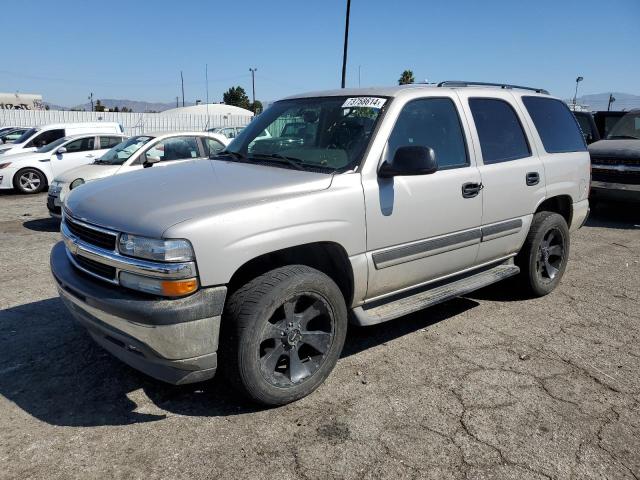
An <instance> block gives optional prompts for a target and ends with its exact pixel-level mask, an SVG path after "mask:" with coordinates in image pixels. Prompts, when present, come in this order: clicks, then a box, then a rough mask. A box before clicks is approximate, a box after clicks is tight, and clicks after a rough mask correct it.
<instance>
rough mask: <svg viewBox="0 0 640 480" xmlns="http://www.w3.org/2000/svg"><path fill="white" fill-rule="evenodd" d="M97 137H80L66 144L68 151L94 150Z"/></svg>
mask: <svg viewBox="0 0 640 480" xmlns="http://www.w3.org/2000/svg"><path fill="white" fill-rule="evenodd" d="M95 140H96V139H95V137H88V138H79V139H78V140H74V141H73V142H69V143H67V144H66V145H65V148H66V149H67V153H78V152H87V151H89V150H93V147H94V145H95Z"/></svg>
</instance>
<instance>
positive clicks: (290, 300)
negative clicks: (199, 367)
mask: <svg viewBox="0 0 640 480" xmlns="http://www.w3.org/2000/svg"><path fill="white" fill-rule="evenodd" d="M346 332H347V308H346V305H345V301H344V297H343V296H342V292H341V291H340V289H339V288H338V286H337V285H336V284H335V282H334V281H333V280H332V279H331V278H329V277H328V276H327V275H325V274H324V273H322V272H320V271H318V270H315V269H313V268H310V267H307V266H304V265H291V266H286V267H281V268H276V269H274V270H271V271H269V272H267V273H265V274H263V275H261V276H259V277H257V278H255V279H253V280H252V281H250V282H249V283H247V284H246V285H244V286H243V287H242V288H240V289H238V290H237V291H236V292H235V293H233V294H232V295H231V297H230V299H229V301H228V303H227V307H226V309H225V314H224V317H223V331H222V333H223V335H222V338H221V345H220V350H221V360H222V362H223V363H222V364H221V367H222V369H223V370H224V371H225V372H226V376H227V377H228V378H229V380H230V381H231V383H232V384H233V385H234V386H235V387H236V388H237V389H238V390H239V391H240V392H241V393H243V394H245V395H246V396H248V397H249V398H250V399H252V400H254V401H256V402H258V403H262V404H264V405H284V404H287V403H290V402H292V401H295V400H298V399H300V398H302V397H304V396H306V395H309V394H310V393H311V392H313V391H314V390H315V389H316V388H317V387H318V386H319V385H320V384H321V383H322V382H323V381H324V380H325V379H326V378H327V377H328V376H329V374H330V373H331V371H332V370H333V367H334V366H335V364H336V362H337V361H338V358H339V356H340V353H341V352H342V347H343V345H344V340H345V336H346Z"/></svg>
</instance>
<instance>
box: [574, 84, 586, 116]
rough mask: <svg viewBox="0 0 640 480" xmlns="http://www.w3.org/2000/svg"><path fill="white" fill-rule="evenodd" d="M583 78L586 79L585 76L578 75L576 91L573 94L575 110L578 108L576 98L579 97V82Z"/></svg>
mask: <svg viewBox="0 0 640 480" xmlns="http://www.w3.org/2000/svg"><path fill="white" fill-rule="evenodd" d="M582 80H584V78H583V77H578V78H576V91H575V93H574V94H573V109H574V110H575V108H576V98H577V96H578V84H579V83H580V82H581V81H582Z"/></svg>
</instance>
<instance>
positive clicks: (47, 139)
mask: <svg viewBox="0 0 640 480" xmlns="http://www.w3.org/2000/svg"><path fill="white" fill-rule="evenodd" d="M62 137H64V129H63V128H61V129H58V130H47V131H46V132H42V133H41V134H39V135H38V136H36V138H34V139H33V140H31V141H30V142H29V143H28V144H27V145H26V146H25V147H26V148H30V147H36V148H40V147H44V146H45V145H49V144H50V143H51V142H55V141H56V140H58V139H60V138H62Z"/></svg>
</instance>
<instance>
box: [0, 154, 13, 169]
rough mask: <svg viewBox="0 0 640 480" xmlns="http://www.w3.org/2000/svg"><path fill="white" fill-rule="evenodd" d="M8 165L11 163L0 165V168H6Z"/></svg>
mask: <svg viewBox="0 0 640 480" xmlns="http://www.w3.org/2000/svg"><path fill="white" fill-rule="evenodd" d="M0 153H2V152H0ZM9 165H11V162H6V163H0V168H7V167H8V166H9Z"/></svg>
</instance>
